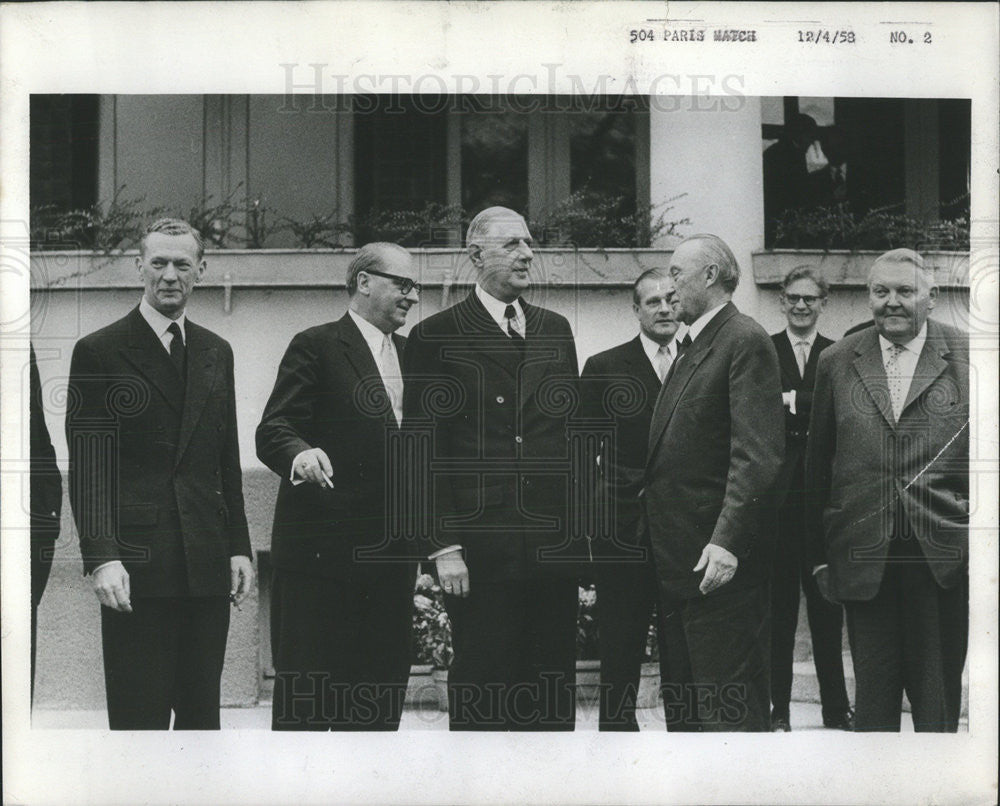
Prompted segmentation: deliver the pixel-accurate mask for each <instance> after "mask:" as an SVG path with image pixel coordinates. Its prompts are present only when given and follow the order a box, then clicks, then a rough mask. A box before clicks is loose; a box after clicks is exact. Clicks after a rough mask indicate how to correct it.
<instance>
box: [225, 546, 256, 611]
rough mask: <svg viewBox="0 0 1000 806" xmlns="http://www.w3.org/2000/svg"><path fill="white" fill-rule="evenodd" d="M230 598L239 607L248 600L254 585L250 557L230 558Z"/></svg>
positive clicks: (240, 555)
mask: <svg viewBox="0 0 1000 806" xmlns="http://www.w3.org/2000/svg"><path fill="white" fill-rule="evenodd" d="M229 579H230V582H229V598H230V599H231V600H232V602H233V604H234V605H238V604H239V603H240V602H242V601H243V600H244V599H246V598H247V594H248V593H250V588H251V586H252V585H253V563H252V562H251V561H250V558H249V557H245V556H243V555H242V554H238V555H236V556H235V557H230V558H229Z"/></svg>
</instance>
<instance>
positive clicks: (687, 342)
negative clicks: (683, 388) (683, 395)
mask: <svg viewBox="0 0 1000 806" xmlns="http://www.w3.org/2000/svg"><path fill="white" fill-rule="evenodd" d="M690 346H691V334H690V333H685V334H684V338H683V339H681V340H680V343H679V344H678V345H677V357H676V358H675V359H674V363H673V364H671V365H670V369H669V370H667V377H666V378H664V379H663V385H664V386H666V385H667V384H668V383H670V379H671V378H672V377H674V372H675V370H676V369H677V365H678V364H679V363H681V358H682V357H683V355H684V353H685V352H686V351H687V348H688V347H690Z"/></svg>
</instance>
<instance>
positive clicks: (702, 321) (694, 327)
mask: <svg viewBox="0 0 1000 806" xmlns="http://www.w3.org/2000/svg"><path fill="white" fill-rule="evenodd" d="M728 304H729V300H726V301H725V302H723V303H722V304H721V305H716V306H715V307H714V308H709V309H708V310H707V311H705V313H703V314H702V315H701V316H699V317H698V318H697V319H695V320H694V322H692V323H691V327H690V329H689V330H688V335H689V336H690V337H691V341H694V340H695V339H696V338H698V334H699V333H701V331H703V330H704V329H705V328H706V327H708V323H709V322H711V321H712V319H713V318H714V317H715V315H716V314H717V313H718V312H719V311H721V310H722V309H723V308H725V307H726V305H728Z"/></svg>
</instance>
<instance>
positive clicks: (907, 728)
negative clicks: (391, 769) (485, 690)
mask: <svg viewBox="0 0 1000 806" xmlns="http://www.w3.org/2000/svg"><path fill="white" fill-rule="evenodd" d="M791 712H792V731H793V732H795V731H803V730H826V728H824V727H823V717H822V714H821V712H820V706H819V704H818V703H811V702H793V703H792V708H791ZM638 718H639V725H640V727H641V728H642V730H663V712H662V711H661V710H660V709H658V708H641V709H639V711H638ZM107 720H108V717H107V714H106V713H105V712H104V711H55V710H37V711H35V715H34V720H33V726H34V727H35V728H69V729H72V728H78V729H79V728H84V729H92V730H100V729H103V728H106V727H107V725H108V721H107ZM270 724H271V708H270V704H261V705H258V706H256V707H254V708H223V709H222V727H223V729H228V730H254V729H256V730H267V729H268V728H269V727H270ZM447 727H448V718H447V714H445V713H444V712H443V711H438V710H432V709H426V708H407V709H406V710H405V711H404V712H403V723H402V726H401V729H402V730H446V729H447ZM576 729H577V730H579V731H596V730H597V712H596V709H595V708H594V707H593V706H592V705H591V706H583V707H581V708H578V709H577V716H576ZM968 729H969V724H968V721H967V720H965V719H963V720H962V724H961V725H960V727H959V730H960V731H963V732H965V731H968ZM912 731H913V725H912V723H911V722H910V718H909V715H908V714H904V715H903V732H904V733H910V732H912Z"/></svg>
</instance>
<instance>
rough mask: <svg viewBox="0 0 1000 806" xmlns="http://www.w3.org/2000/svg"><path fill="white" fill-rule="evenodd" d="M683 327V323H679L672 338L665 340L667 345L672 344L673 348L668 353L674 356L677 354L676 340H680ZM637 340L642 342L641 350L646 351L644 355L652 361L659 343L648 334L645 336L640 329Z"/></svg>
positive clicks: (682, 336)
mask: <svg viewBox="0 0 1000 806" xmlns="http://www.w3.org/2000/svg"><path fill="white" fill-rule="evenodd" d="M685 327H686V326H685V325H681V326H680V327H678V328H677V332H676V333H674V336H673V338H672V339H670V341H668V342H667V346H668V347H670V346H671V345H673V349H671V350H670V354H671V355H672V356H674V357H676V356H677V344H678V342H679V341H680V339H683V338H684V330H685ZM639 341H640V342H641V344H642V349H643V352H645V353H646V357H647V358H648V359H649V360H650V361H654V359H655V358H656V354H657V353H658V352H659V351H660V343H659V342H656V341H653V340H652V339H651V338H649V336H647V335H646V334H645V333H643V332H642V331H641V330H640V331H639Z"/></svg>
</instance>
